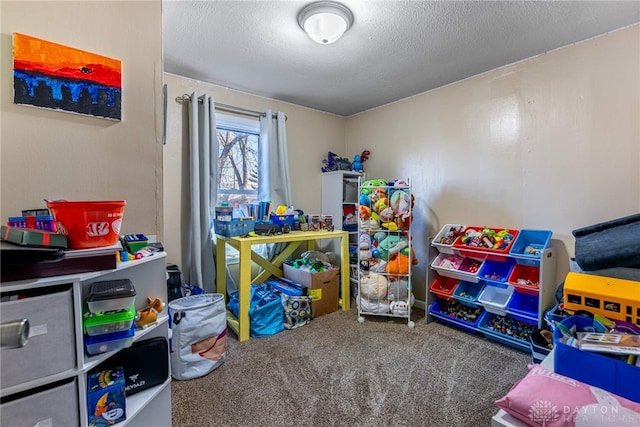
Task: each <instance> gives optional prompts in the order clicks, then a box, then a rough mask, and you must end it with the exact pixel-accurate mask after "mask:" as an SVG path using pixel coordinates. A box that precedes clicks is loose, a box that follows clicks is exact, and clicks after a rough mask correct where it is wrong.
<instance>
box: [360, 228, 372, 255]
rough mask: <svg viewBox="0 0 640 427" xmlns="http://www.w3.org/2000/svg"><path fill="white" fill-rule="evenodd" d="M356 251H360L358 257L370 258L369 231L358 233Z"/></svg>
mask: <svg viewBox="0 0 640 427" xmlns="http://www.w3.org/2000/svg"><path fill="white" fill-rule="evenodd" d="M358 251H359V252H360V259H369V258H371V256H372V251H371V236H370V235H369V233H360V236H359V237H358Z"/></svg>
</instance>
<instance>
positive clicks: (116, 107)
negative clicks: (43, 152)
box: [13, 33, 122, 120]
mask: <svg viewBox="0 0 640 427" xmlns="http://www.w3.org/2000/svg"><path fill="white" fill-rule="evenodd" d="M121 70H122V63H121V61H120V60H117V59H112V58H107V57H105V56H101V55H97V54H95V53H91V52H86V51H83V50H79V49H74V48H72V47H68V46H64V45H61V44H57V43H52V42H49V41H46V40H41V39H38V38H35V37H31V36H27V35H24V34H20V33H13V89H14V98H13V102H14V103H15V104H25V105H31V106H36V107H43V108H51V109H55V110H63V111H71V112H74V113H80V114H88V115H91V116H95V117H105V118H108V119H115V120H121V117H122V114H121V103H122V72H121Z"/></svg>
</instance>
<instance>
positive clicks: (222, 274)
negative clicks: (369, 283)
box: [216, 231, 351, 341]
mask: <svg viewBox="0 0 640 427" xmlns="http://www.w3.org/2000/svg"><path fill="white" fill-rule="evenodd" d="M336 238H338V239H340V277H341V290H342V292H341V297H340V299H339V305H340V307H341V308H342V310H349V305H350V302H351V301H350V296H349V292H350V288H349V233H347V232H346V231H292V232H290V233H284V234H278V235H275V236H258V237H225V236H220V235H216V288H217V292H219V293H221V294H223V295H226V293H227V269H226V255H227V253H226V252H227V250H226V246H227V244H229V245H231V246H233V247H234V248H235V249H237V250H238V252H240V277H239V282H240V283H239V284H238V300H239V309H238V316H239V317H238V318H236V317H235V316H234V315H233V314H231V313H230V312H229V311H228V310H227V323H228V325H229V327H231V329H233V330H234V331H235V332H236V333H237V334H238V339H239V340H240V341H246V340H248V339H249V299H250V296H251V283H262V282H264V281H265V280H267V279H268V278H269V277H271V276H272V275H274V276H277V277H282V275H283V273H282V263H283V262H284V261H285V260H287V259H288V258H289V257H290V256H291V255H292V254H293V252H294V251H295V250H296V249H298V247H300V245H301V244H302V243H305V242H306V243H307V250H313V249H314V247H315V246H314V242H315V241H316V240H320V239H336ZM265 243H286V244H287V246H286V247H285V249H284V250H283V251H282V252H281V253H280V254H279V255H278V256H277V257H276V258H275V259H274V260H273V261H269V260H266V259H264V258H263V257H261V256H260V255H258V254H257V253H255V252H254V251H253V250H251V246H252V245H259V244H265ZM251 261H253V262H255V263H256V264H258V265H259V266H260V267H262V271H261V273H259V274H258V275H257V276H256V277H254V278H252V277H251Z"/></svg>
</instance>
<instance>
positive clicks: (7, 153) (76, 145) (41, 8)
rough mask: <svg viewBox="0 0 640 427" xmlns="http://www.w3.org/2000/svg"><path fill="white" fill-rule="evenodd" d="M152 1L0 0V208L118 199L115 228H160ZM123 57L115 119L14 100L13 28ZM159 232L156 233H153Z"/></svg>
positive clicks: (7, 212)
mask: <svg viewBox="0 0 640 427" xmlns="http://www.w3.org/2000/svg"><path fill="white" fill-rule="evenodd" d="M161 12H162V9H161V2H160V0H154V1H140V2H134V1H127V2H121V1H118V2H114V1H91V2H86V1H68V2H67V1H65V2H61V1H56V2H50V1H41V2H35V1H2V2H0V15H1V21H0V22H1V25H2V27H1V40H0V43H1V46H2V49H1V64H2V70H1V71H0V73H1V74H0V76H1V79H0V80H1V82H0V92H1V95H0V96H1V100H0V105H1V109H0V111H1V113H0V114H1V115H2V117H1V123H2V129H1V133H0V135H1V145H0V147H1V151H0V152H1V160H0V161H1V169H2V170H1V178H0V180H1V183H0V187H1V211H0V216H1V217H2V220H3V221H5V220H6V218H7V217H8V216H15V215H20V211H21V210H22V209H31V208H38V207H44V206H45V204H44V201H43V199H45V198H49V199H67V200H115V199H118V200H119V199H125V200H126V201H127V206H126V208H125V211H124V218H123V224H122V227H123V228H122V232H124V233H131V232H137V233H145V234H157V235H161V233H162V157H161V156H162V15H161ZM14 32H18V33H22V34H27V35H30V36H33V37H37V38H41V39H45V40H48V41H51V42H54V43H59V44H62V45H66V46H70V47H74V48H77V49H81V50H86V51H89V52H92V53H96V54H99V55H103V56H107V57H110V58H115V59H119V60H121V61H122V121H120V122H117V121H113V120H106V119H100V118H94V117H90V116H83V115H78V114H72V113H68V112H62V111H55V110H46V109H41V108H34V107H28V106H24V105H14V104H13V57H12V43H13V38H12V34H13V33H14ZM160 237H161V236H160Z"/></svg>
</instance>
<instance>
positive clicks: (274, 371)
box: [171, 308, 531, 427]
mask: <svg viewBox="0 0 640 427" xmlns="http://www.w3.org/2000/svg"><path fill="white" fill-rule="evenodd" d="M357 317H358V316H357V310H356V309H355V308H352V309H351V310H350V311H347V312H342V311H340V312H336V313H332V314H328V315H325V316H321V317H319V318H317V319H314V320H313V321H312V322H311V324H310V325H307V326H303V327H301V328H299V329H296V330H292V331H287V330H285V331H283V332H281V333H279V334H277V335H274V336H272V337H267V338H257V339H251V340H249V341H246V342H242V343H240V342H238V340H237V337H236V336H235V334H234V333H233V332H230V334H229V336H230V339H229V347H228V351H227V359H226V361H225V362H224V364H223V365H222V366H220V367H219V368H218V369H217V370H215V371H213V372H211V373H210V374H209V375H207V376H205V377H202V378H198V379H194V380H189V381H176V380H174V381H173V382H172V385H171V388H172V410H173V417H172V418H173V426H174V427H204V426H225V427H226V426H447V427H456V426H460V427H471V426H488V425H490V420H491V417H492V416H493V414H495V413H496V412H497V407H496V406H495V405H494V404H493V402H494V400H496V399H497V398H499V397H502V396H503V395H504V394H506V392H507V391H508V390H509V389H510V388H511V386H512V385H513V384H514V383H515V382H516V381H517V380H518V379H520V378H522V377H523V376H524V375H525V374H526V372H527V364H528V363H530V362H531V357H530V354H528V353H525V352H522V351H519V350H515V349H513V348H510V347H507V346H503V345H501V344H498V343H494V342H492V341H489V340H487V339H484V338H482V337H481V336H476V335H473V334H470V333H466V332H464V331H461V330H458V329H455V328H453V327H450V326H446V325H443V324H441V323H437V322H432V323H429V324H426V323H424V312H423V311H420V310H414V313H413V316H412V317H413V320H414V321H415V323H416V326H415V328H414V329H409V327H408V326H407V321H406V319H393V318H387V317H374V316H368V317H367V318H366V320H365V322H364V323H362V324H360V323H359V322H358V320H357Z"/></svg>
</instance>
